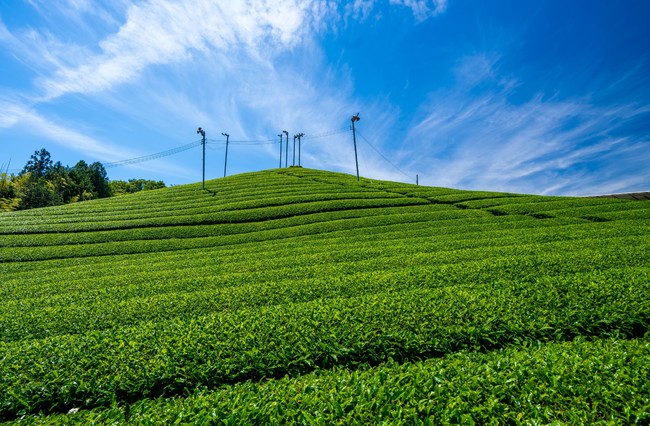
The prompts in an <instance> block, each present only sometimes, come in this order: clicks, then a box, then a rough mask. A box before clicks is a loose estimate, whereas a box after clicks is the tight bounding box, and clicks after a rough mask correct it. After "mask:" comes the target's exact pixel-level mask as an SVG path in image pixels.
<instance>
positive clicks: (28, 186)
mask: <svg viewBox="0 0 650 426" xmlns="http://www.w3.org/2000/svg"><path fill="white" fill-rule="evenodd" d="M22 177H23V178H26V180H25V182H24V184H23V185H21V188H20V192H19V197H20V205H19V208H20V209H34V208H37V207H49V206H57V205H59V204H63V198H62V197H61V196H60V195H59V194H58V193H57V192H56V191H55V190H54V185H52V184H51V183H50V182H48V181H47V180H46V179H45V178H43V177H34V175H32V174H25V175H23V176H22Z"/></svg>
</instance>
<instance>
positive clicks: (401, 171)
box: [357, 130, 411, 180]
mask: <svg viewBox="0 0 650 426" xmlns="http://www.w3.org/2000/svg"><path fill="white" fill-rule="evenodd" d="M357 135H359V136H360V137H361V139H363V140H364V141H365V142H366V143H367V144H368V145H370V148H372V149H373V150H374V151H375V152H376V153H377V154H379V155H380V156H381V158H383V159H384V160H386V162H387V163H388V164H390V165H391V166H393V167H394V168H395V170H397V171H398V172H400V173H401V174H403V175H404V176H406V177H407V178H409V180H410V179H411V176H409V175H408V174H406V172H404V171H403V170H402V169H400V168H399V167H397V166H396V165H395V164H394V163H393V162H392V161H390V160H389V159H388V158H387V157H386V156H385V155H384V154H382V153H381V152H380V151H379V150H378V149H377V148H375V147H374V146H373V145H372V144H371V143H370V141H369V140H368V139H366V138H365V136H363V135H362V134H361V133H360V132H359V131H358V130H357Z"/></svg>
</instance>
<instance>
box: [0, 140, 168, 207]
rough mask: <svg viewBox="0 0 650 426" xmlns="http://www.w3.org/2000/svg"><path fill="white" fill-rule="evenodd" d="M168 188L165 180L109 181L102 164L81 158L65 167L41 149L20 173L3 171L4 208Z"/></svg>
mask: <svg viewBox="0 0 650 426" xmlns="http://www.w3.org/2000/svg"><path fill="white" fill-rule="evenodd" d="M164 187H165V183H164V182H163V181H153V180H145V179H129V180H128V182H127V181H123V180H109V179H108V176H107V174H106V169H105V168H104V166H103V165H102V163H99V162H94V163H92V164H90V165H88V164H87V163H86V162H85V161H83V160H81V161H79V162H78V163H77V164H75V165H74V166H72V167H69V166H64V165H63V164H61V162H60V161H57V162H56V163H55V162H53V161H52V158H51V155H50V153H49V152H48V151H47V150H46V149H41V150H40V151H35V152H34V155H32V156H31V157H30V159H29V161H28V162H27V164H26V165H25V167H24V168H23V170H22V171H21V172H20V173H19V174H18V175H13V174H12V175H10V174H9V173H8V170H4V171H3V170H0V211H12V210H26V209H33V208H37V207H48V206H58V205H61V204H68V203H75V202H77V201H85V200H93V199H96V198H107V197H113V196H118V195H124V194H130V193H133V192H138V191H146V190H150V189H158V188H164Z"/></svg>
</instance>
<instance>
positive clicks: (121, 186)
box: [109, 179, 166, 195]
mask: <svg viewBox="0 0 650 426" xmlns="http://www.w3.org/2000/svg"><path fill="white" fill-rule="evenodd" d="M109 185H110V189H111V195H125V194H132V193H134V192H139V191H149V190H152V189H160V188H165V187H166V185H165V182H163V181H161V180H158V181H155V180H147V179H129V181H128V182H127V181H123V180H112V181H110V183H109Z"/></svg>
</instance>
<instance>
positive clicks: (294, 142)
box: [291, 135, 298, 166]
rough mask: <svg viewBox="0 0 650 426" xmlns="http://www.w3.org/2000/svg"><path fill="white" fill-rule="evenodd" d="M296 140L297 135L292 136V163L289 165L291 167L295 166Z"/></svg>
mask: <svg viewBox="0 0 650 426" xmlns="http://www.w3.org/2000/svg"><path fill="white" fill-rule="evenodd" d="M297 138H298V135H293V163H292V164H291V165H292V166H295V165H296V139H297Z"/></svg>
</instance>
